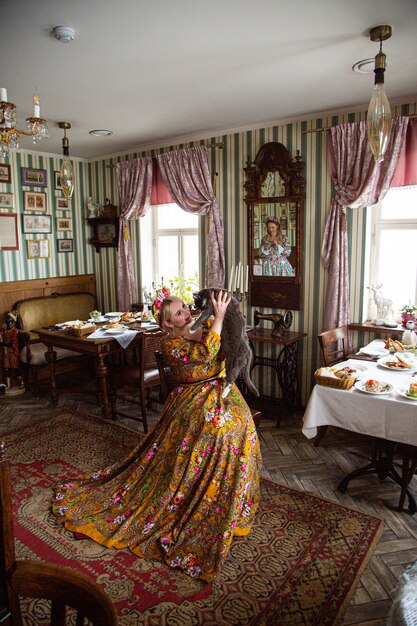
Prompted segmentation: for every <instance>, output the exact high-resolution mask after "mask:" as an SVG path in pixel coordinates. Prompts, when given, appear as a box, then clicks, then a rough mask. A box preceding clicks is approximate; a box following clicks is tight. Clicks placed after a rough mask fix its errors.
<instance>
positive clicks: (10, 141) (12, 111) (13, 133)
mask: <svg viewBox="0 0 417 626" xmlns="http://www.w3.org/2000/svg"><path fill="white" fill-rule="evenodd" d="M16 124H17V118H16V105H15V104H13V102H8V100H7V89H5V88H4V87H1V88H0V158H1V157H5V156H8V155H9V151H10V150H19V148H20V145H19V142H20V136H21V135H27V136H32V138H33V143H34V144H36V143H38V142H39V141H41V140H42V139H48V137H49V135H50V132H49V128H48V124H47V123H46V120H45V119H44V118H43V117H41V105H40V100H39V94H38V91H37V90H35V94H34V96H33V117H28V118H26V124H27V131H25V130H19V129H18V128H16Z"/></svg>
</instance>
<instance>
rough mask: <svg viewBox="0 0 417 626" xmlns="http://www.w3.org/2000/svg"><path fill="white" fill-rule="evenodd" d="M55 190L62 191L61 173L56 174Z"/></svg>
mask: <svg viewBox="0 0 417 626" xmlns="http://www.w3.org/2000/svg"><path fill="white" fill-rule="evenodd" d="M54 189H58V190H59V191H62V185H61V172H54Z"/></svg>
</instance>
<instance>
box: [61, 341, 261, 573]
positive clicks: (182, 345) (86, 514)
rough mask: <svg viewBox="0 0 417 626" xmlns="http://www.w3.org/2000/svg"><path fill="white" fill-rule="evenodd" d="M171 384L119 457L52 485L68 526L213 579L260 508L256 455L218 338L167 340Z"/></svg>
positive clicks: (165, 351)
mask: <svg viewBox="0 0 417 626" xmlns="http://www.w3.org/2000/svg"><path fill="white" fill-rule="evenodd" d="M162 351H163V354H164V357H165V359H166V361H167V362H168V363H169V364H170V366H171V368H172V370H173V372H174V374H175V376H176V377H177V379H178V383H179V384H178V385H177V386H176V387H175V388H174V389H173V391H172V392H171V393H170V395H169V397H168V399H167V401H166V403H165V405H164V408H163V412H162V416H161V418H160V420H159V421H158V423H157V424H156V425H155V427H154V428H153V429H152V430H151V431H150V432H149V433H148V435H147V436H146V437H145V438H144V439H143V440H142V442H141V443H140V444H139V445H138V446H137V447H136V448H135V449H134V450H132V452H131V453H130V454H129V455H128V456H127V457H126V458H125V459H123V460H122V461H121V462H120V463H118V464H115V465H113V466H111V467H108V468H105V469H103V470H101V471H98V472H96V473H95V474H93V475H92V476H85V477H83V478H82V479H81V480H77V481H74V482H67V483H65V484H62V485H59V486H58V487H57V488H56V489H55V499H54V503H53V511H54V513H55V515H56V516H57V518H58V519H59V520H60V521H62V522H63V523H64V525H65V527H66V528H68V529H69V530H72V531H76V532H78V533H82V534H83V535H86V536H88V537H91V538H92V539H94V540H95V541H97V542H98V543H100V544H102V545H105V546H112V547H114V548H130V550H131V551H132V552H133V553H135V554H137V555H138V556H141V557H145V558H154V559H159V560H163V561H165V562H166V563H167V564H168V565H170V566H172V567H178V568H180V569H182V570H183V571H185V572H186V573H187V574H189V575H190V576H197V577H199V578H202V579H204V580H207V581H210V580H212V579H213V578H214V577H215V576H216V574H217V573H218V572H219V570H220V569H221V567H222V564H223V562H224V560H225V559H226V556H227V553H228V550H229V548H230V544H231V542H232V538H233V535H237V536H243V535H247V534H248V533H249V532H250V529H251V526H252V523H253V519H254V515H255V512H256V509H257V506H258V502H259V497H260V489H259V471H260V467H261V455H260V450H259V441H258V437H257V433H256V429H255V426H254V423H253V420H252V416H251V412H250V410H249V408H248V406H247V404H246V402H245V401H244V399H243V397H242V396H241V394H240V392H239V390H238V389H237V387H236V386H235V385H233V387H232V389H231V391H230V393H229V394H228V396H227V398H225V399H223V398H222V397H221V393H222V390H223V387H224V382H223V379H222V376H223V374H224V371H223V365H224V363H223V362H222V356H221V352H220V337H219V335H218V334H217V333H216V332H214V331H213V330H210V329H208V330H205V331H204V332H203V336H202V338H201V340H200V341H191V340H188V339H185V338H181V337H180V338H179V337H172V336H169V337H167V338H166V339H165V340H164V342H163V345H162Z"/></svg>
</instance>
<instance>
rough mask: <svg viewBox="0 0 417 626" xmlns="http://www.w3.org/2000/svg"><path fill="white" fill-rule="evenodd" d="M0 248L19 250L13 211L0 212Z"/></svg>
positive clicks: (15, 218) (15, 219) (15, 216)
mask: <svg viewBox="0 0 417 626" xmlns="http://www.w3.org/2000/svg"><path fill="white" fill-rule="evenodd" d="M0 250H19V239H18V235H17V215H16V214H15V213H0Z"/></svg>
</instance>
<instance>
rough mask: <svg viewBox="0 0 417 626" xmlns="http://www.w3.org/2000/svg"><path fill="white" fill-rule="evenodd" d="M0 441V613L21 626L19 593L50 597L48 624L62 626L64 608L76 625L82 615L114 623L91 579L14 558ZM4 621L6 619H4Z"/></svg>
mask: <svg viewBox="0 0 417 626" xmlns="http://www.w3.org/2000/svg"><path fill="white" fill-rule="evenodd" d="M3 453H4V444H3V443H1V444H0V505H1V506H0V530H1V534H0V568H1V569H0V602H1V604H0V616H1V618H2V619H3V618H5V619H7V618H10V620H11V623H12V624H13V626H22V624H23V621H22V614H21V609H20V603H19V596H21V597H27V598H42V599H46V600H51V616H50V620H49V622H48V623H49V624H50V625H51V626H65V624H66V621H65V619H66V607H67V606H68V607H71V608H72V609H74V610H75V611H76V612H77V621H76V623H77V625H78V624H83V623H84V622H83V620H84V618H87V619H89V620H90V621H91V622H92V623H93V624H94V626H117V623H118V620H117V614H116V610H115V608H114V605H113V604H112V602H111V600H110V598H109V597H108V596H107V594H106V593H105V592H104V590H103V589H102V588H101V587H100V586H99V585H98V584H97V583H96V582H95V581H93V580H92V579H91V578H89V577H88V576H86V575H85V574H83V573H81V572H77V571H76V570H73V569H72V568H70V567H66V566H64V565H56V564H54V563H46V562H42V561H30V560H24V561H17V560H16V555H15V547H14V531H13V509H12V487H11V480H10V464H9V461H8V460H5V459H4V458H3ZM6 623H7V622H6Z"/></svg>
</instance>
